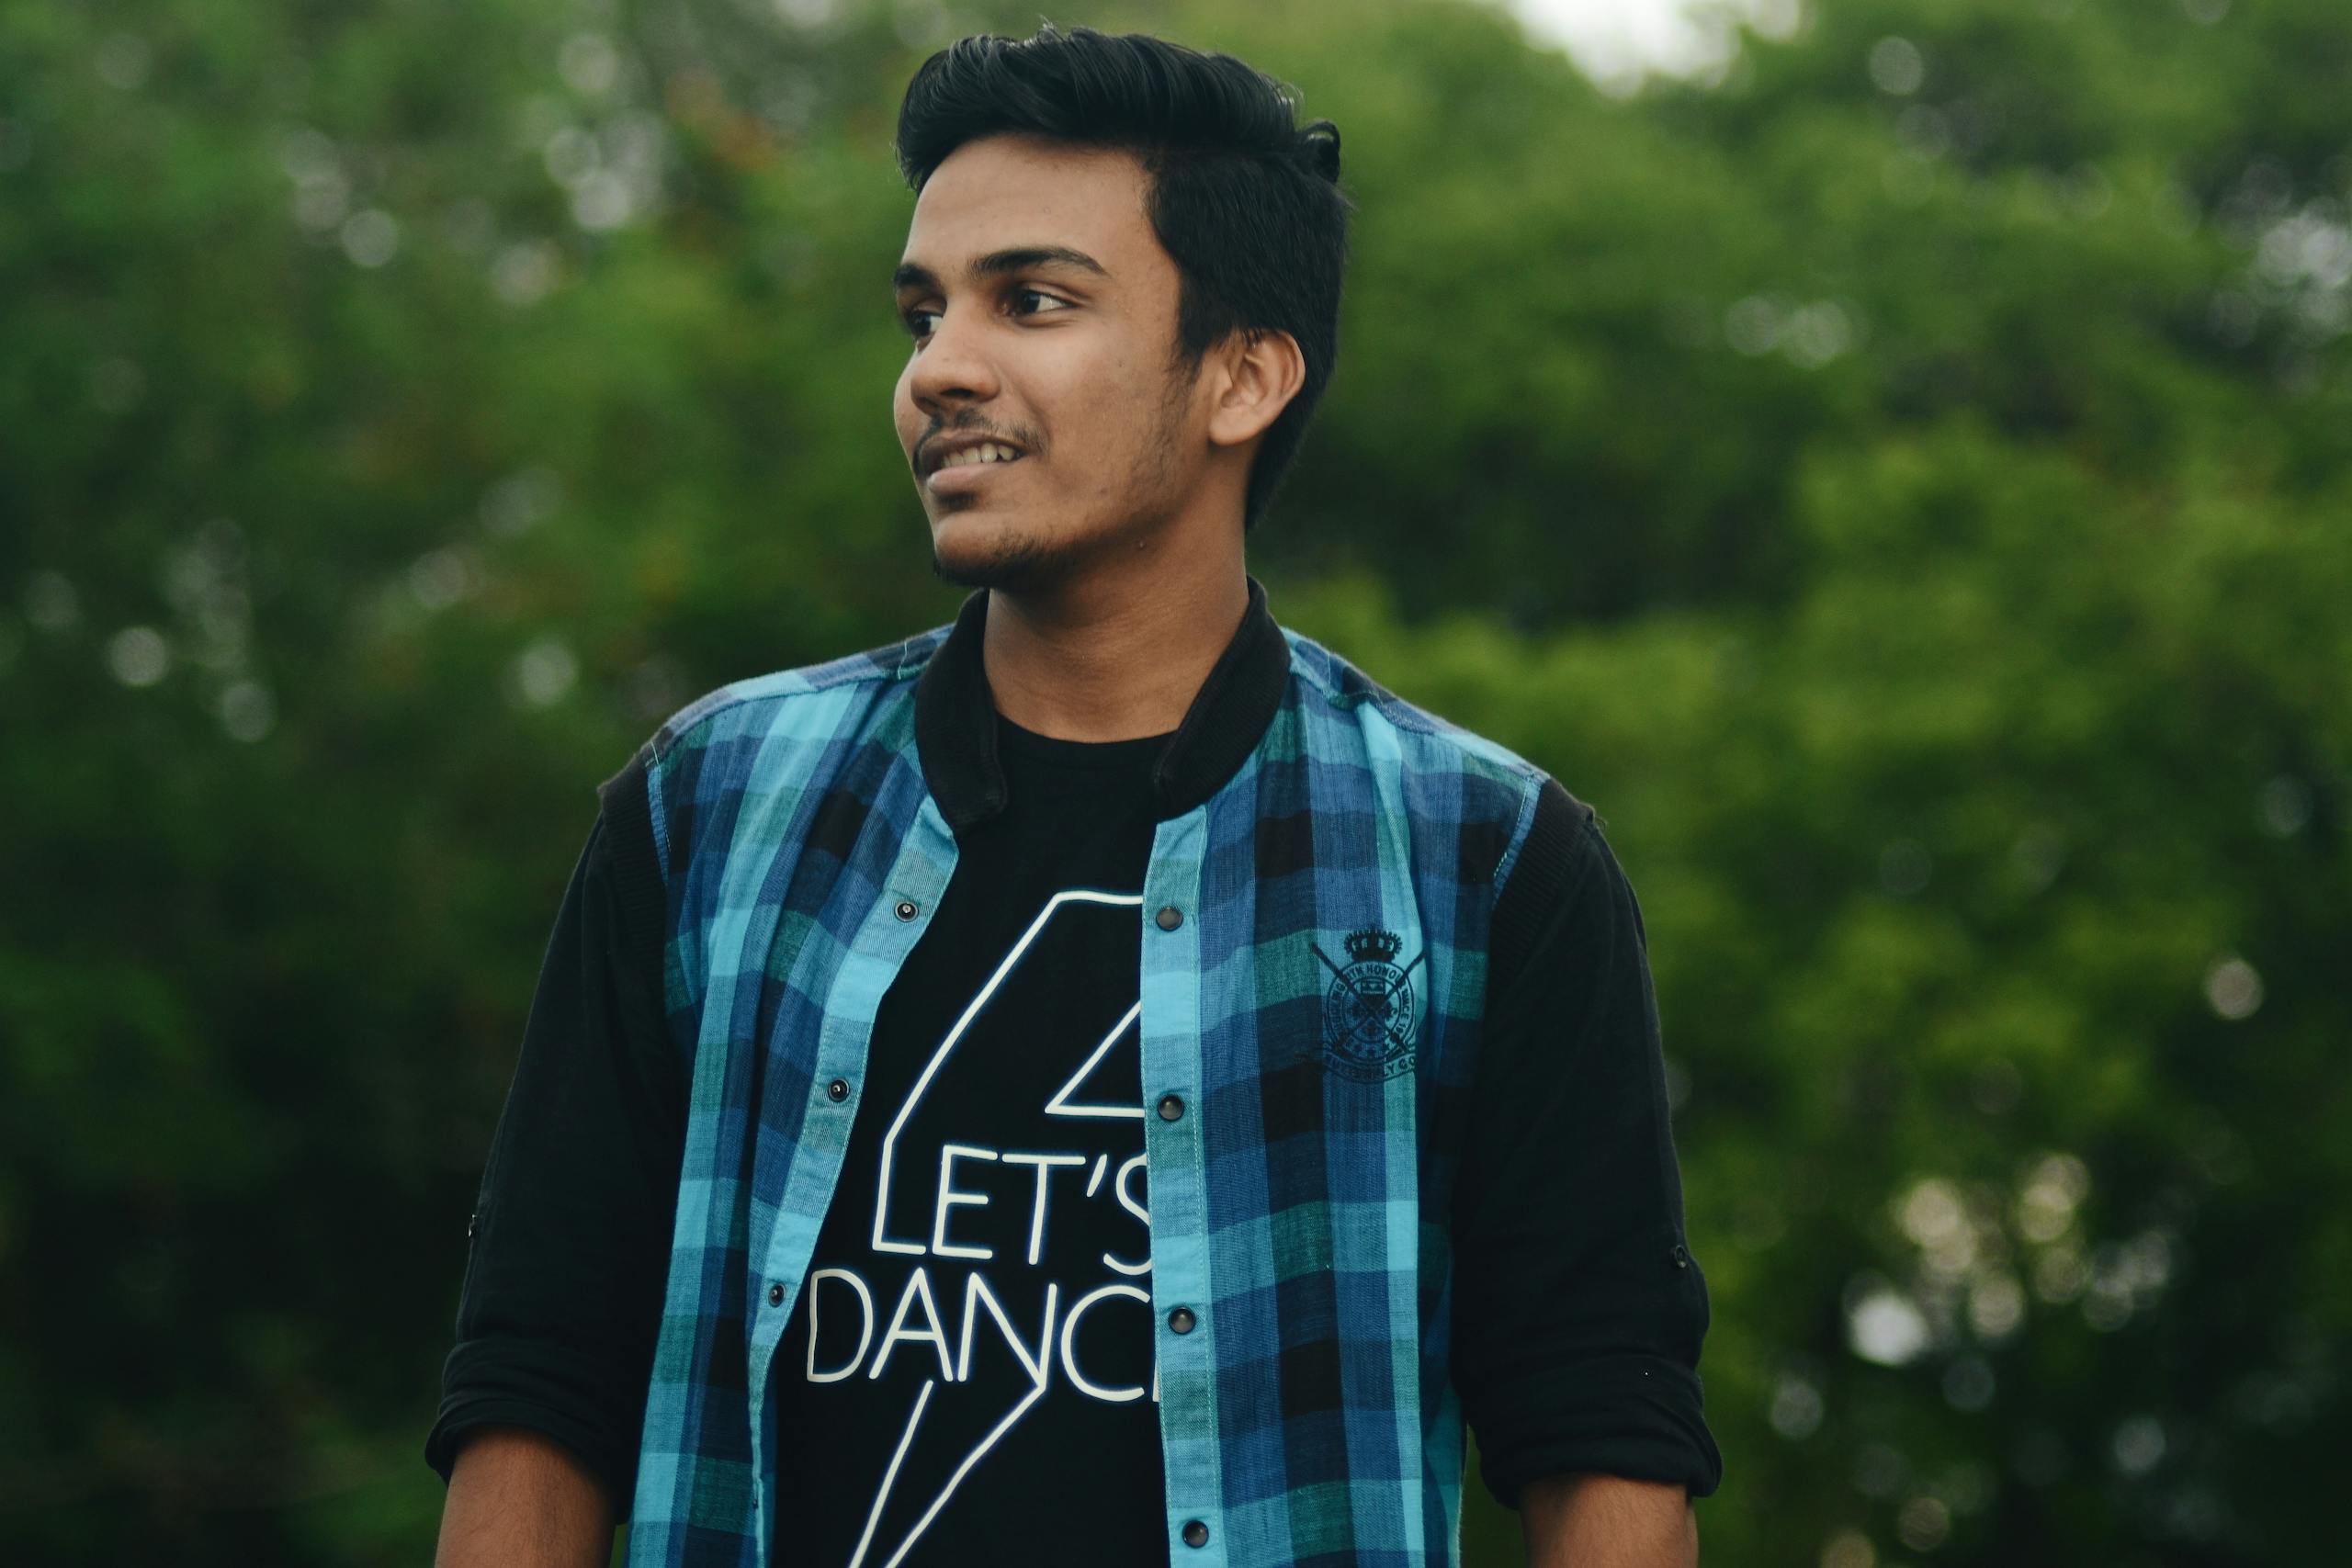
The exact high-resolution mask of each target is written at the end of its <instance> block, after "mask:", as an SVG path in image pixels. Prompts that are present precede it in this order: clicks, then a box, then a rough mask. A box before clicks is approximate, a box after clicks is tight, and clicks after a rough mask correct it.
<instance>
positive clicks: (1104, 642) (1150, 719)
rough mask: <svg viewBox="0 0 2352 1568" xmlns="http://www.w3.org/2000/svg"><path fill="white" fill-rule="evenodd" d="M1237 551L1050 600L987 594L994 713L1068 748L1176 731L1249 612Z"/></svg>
mask: <svg viewBox="0 0 2352 1568" xmlns="http://www.w3.org/2000/svg"><path fill="white" fill-rule="evenodd" d="M1239 544H1240V541H1239V539H1238V537H1237V538H1236V539H1235V540H1234V548H1233V549H1232V550H1231V551H1230V552H1229V553H1228V552H1203V554H1204V557H1208V558H1206V559H1204V560H1203V562H1202V564H1201V565H1199V566H1198V567H1192V566H1189V565H1188V566H1187V567H1186V568H1185V569H1183V570H1169V569H1168V563H1167V561H1166V560H1165V559H1162V560H1160V561H1157V562H1154V563H1152V568H1153V569H1152V570H1148V571H1137V572H1134V573H1131V574H1117V575H1114V574H1108V573H1097V574H1092V575H1090V576H1089V577H1088V578H1087V579H1086V580H1085V581H1078V582H1072V583H1068V584H1063V585H1060V586H1057V588H1055V589H1052V590H1049V591H1046V592H1035V593H1019V594H1016V593H1012V592H1006V591H1004V590H1002V589H993V590H991V591H990V592H989V615H988V625H987V630H986V636H985V637H983V639H982V641H981V662H982V666H983V668H985V669H986V670H987V671H988V678H989V692H990V693H991V694H992V695H993V696H994V697H995V700H996V706H997V711H998V712H999V713H1001V714H1002V715H1004V716H1005V717H1007V718H1009V719H1011V720H1012V722H1013V723H1015V724H1017V725H1019V726H1021V728H1023V729H1030V730H1035V731H1036V732H1037V733H1038V734H1040V735H1049V736H1053V737H1055V738H1057V739H1066V740H1129V739H1136V738H1137V737H1139V736H1146V735H1164V734H1166V733H1167V732H1168V731H1170V730H1171V729H1174V728H1176V727H1177V726H1178V725H1179V724H1181V723H1182V722H1183V718H1184V715H1185V712H1186V711H1187V710H1188V709H1189V708H1190V707H1191V706H1192V705H1193V697H1194V696H1195V695H1197V694H1199V692H1200V689H1201V682H1204V681H1205V680H1206V679H1207V678H1208V673H1209V671H1210V670H1211V669H1212V668H1213V667H1214V666H1215V665H1216V661H1217V658H1218V656H1219V655H1221V654H1222V653H1224V651H1225V649H1226V646H1227V644H1228V643H1230V642H1231V641H1232V640H1233V634H1234V632H1235V631H1236V629H1238V627H1239V626H1240V625H1241V616H1242V613H1243V611H1245V610H1246V609H1248V608H1249V604H1250V585H1249V581H1248V579H1247V578H1246V576H1245V575H1244V569H1243V565H1242V560H1241V552H1240V549H1239Z"/></svg>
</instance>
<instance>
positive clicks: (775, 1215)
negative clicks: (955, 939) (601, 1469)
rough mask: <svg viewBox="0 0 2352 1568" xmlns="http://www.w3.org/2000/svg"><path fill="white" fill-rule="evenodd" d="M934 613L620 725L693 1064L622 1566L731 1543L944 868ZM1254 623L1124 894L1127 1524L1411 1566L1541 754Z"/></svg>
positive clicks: (1320, 1567)
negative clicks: (1191, 794) (642, 806)
mask: <svg viewBox="0 0 2352 1568" xmlns="http://www.w3.org/2000/svg"><path fill="white" fill-rule="evenodd" d="M947 631H948V628H946V627H938V628H934V629H933V630H931V631H928V632H925V633H922V634H921V635H919V636H917V637H911V638H910V639H908V640H907V641H905V642H902V643H899V644H895V645H893V646H891V647H888V648H885V649H876V650H874V651H872V652H868V653H863V654H858V655H855V656H853V657H851V658H847V659H842V660H834V661H832V662H831V663H828V664H823V665H819V666H814V667H811V668H809V669H805V670H798V671H786V672H784V673H781V674H776V675H771V676H767V677H763V678H762V679H759V680H756V681H751V682H743V683H741V684H739V685H736V686H732V687H729V688H726V689H724V690H722V691H719V692H718V693H715V694H712V695H711V696H709V697H707V698H705V699H703V700H702V701H701V702H699V703H697V704H695V705H693V706H692V707H689V708H687V709H686V710H685V711H684V712H683V713H681V714H680V715H679V716H677V717H675V718H674V719H673V720H672V721H671V722H670V723H669V724H667V725H665V726H664V727H663V728H662V731H661V733H660V734H658V735H657V736H656V737H655V738H654V739H653V740H652V741H651V742H650V744H649V747H648V753H649V754H648V758H647V785H648V789H649V792H650V803H651V806H652V811H653V820H654V834H655V842H656V844H657V846H658V847H659V849H660V852H661V856H662V867H663V874H664V878H665V886H666V890H667V894H668V897H669V904H670V909H669V918H670V940H669V944H668V952H667V976H666V979H667V989H668V1003H669V1007H670V1010H671V1014H672V1022H673V1029H674V1030H675V1031H676V1032H677V1034H678V1036H679V1038H680V1039H681V1040H687V1041H692V1042H694V1056H693V1088H692V1096H691V1101H690V1108H689V1112H688V1123H687V1134H686V1145H685V1155H684V1168H683V1171H682V1175H681V1180H680V1187H679V1199H678V1211H677V1220H676V1226H675V1231H674V1235H673V1244H672V1253H671V1265H670V1274H669V1280H668V1287H667V1294H666V1301H665V1304H664V1307H663V1312H662V1330H661V1336H660V1338H659V1341H658V1345H657V1348H656V1352H655V1359H654V1368H653V1376H652V1382H651V1386H650V1391H649V1397H648V1401H647V1408H646V1417H645V1428H644V1439H643V1446H642V1450H641V1452H640V1456H639V1473H638V1488H637V1495H636V1500H635V1507H634V1517H633V1520H632V1524H631V1533H630V1540H629V1561H630V1562H638V1563H655V1562H659V1563H676V1564H718V1563H724V1564H761V1565H764V1564H766V1563H767V1562H769V1561H770V1558H771V1552H770V1545H769V1543H770V1538H771V1535H772V1534H775V1533H776V1532H775V1531H774V1529H773V1517H774V1475H773V1466H774V1463H775V1458H774V1456H775V1412H774V1408H773V1401H772V1399H771V1397H770V1394H769V1378H770V1370H771V1367H772V1365H773V1363H774V1362H775V1358H776V1351H777V1341H778V1339H779V1338H780V1337H781V1336H782V1334H783V1331H784V1325H785V1324H786V1321H787V1319H788V1318H789V1317H790V1315H791V1313H792V1308H793V1304H794V1302H795V1300H796V1298H797V1294H798V1292H799V1289H800V1285H801V1280H802V1276H803V1275H804V1273H805V1272H806V1270H807V1268H808V1263H809V1256H810V1253H811V1251H812V1250H813V1248H814V1246H815V1243H816V1239H817V1234H818V1229H819V1225H820V1222H821V1221H822V1219H823V1216H824V1213H825V1210H826V1206H827V1204H828V1203H829V1201H831V1196H832V1190H833V1186H834V1181H835V1178H836V1176H837V1175H838V1173H839V1171H840V1169H841V1166H842V1156H843V1153H844V1150H845V1148H846V1145H847V1143H848V1137H849V1129H850V1124H851V1121H852V1119H853V1117H854V1114H855V1113H856V1107H857V1101H858V1090H859V1087H860V1086H862V1084H863V1081H864V1077H865V1073H864V1067H865V1049H866V1043H867V1041H868V1038H869V1036H870V1033H871V1031H872V1028H873V1023H874V1018H875V1013H876V1009H877V1007H878V1006H879V1004H880V1001H881V998H882V995H883V992H884V991H885V990H886V989H887V988H888V986H889V984H890V981H891V979H892V977H893V976H895V975H896V974H897V972H898V969H899V964H901V963H902V962H903V961H904V960H905V958H906V956H907V954H908V953H909V952H910V950H911V949H912V948H913V946H914V944H915V942H916V941H917V940H918V939H919V938H920V937H921V935H922V931H923V928H924V925H925V923H926V922H927V921H928V920H929V919H930V917H931V913H932V911H933V909H934V908H936V907H937V905H938V902H939V897H940V895H941V893H942V892H943V891H944V889H945V887H946V885H947V880H948V878H949V876H950V875H951V874H953V872H954V870H955V865H956V840H955V838H954V835H953V833H952V832H951V830H950V829H949V828H948V825H947V822H946V820H945V819H944V817H943V816H942V814H941V812H940V810H939V807H938V805H937V803H936V801H935V800H934V799H933V796H932V795H931V793H930V791H929V790H928V788H927V787H926V784H925V780H924V775H923V773H922V768H921V767H920V765H919V762H918V759H917V755H916V747H915V726H914V719H913V709H914V703H913V700H912V697H913V689H914V683H915V678H916V677H917V676H918V675H919V674H920V673H921V672H922V669H923V667H924V665H925V663H926V662H927V661H928V660H930V658H931V657H932V655H933V653H934V652H935V651H936V650H937V649H938V648H939V646H940V644H941V642H942V641H943V639H944V637H945V636H946V635H947ZM1282 635H1283V638H1284V639H1285V640H1286V641H1287V642H1288V644H1289V675H1288V680H1287V682H1286V685H1285V687H1284V690H1283V697H1282V701H1281V704H1280V705H1279V707H1278V708H1277V709H1276V710H1275V712H1274V716H1273V718H1272V721H1271V723H1269V724H1268V726H1267V728H1266V730H1265V733H1264V735H1263V736H1262V738H1261V739H1260V740H1259V741H1258V744H1257V746H1256V748H1255V749H1254V750H1252V751H1251V752H1250V754H1249V756H1248V757H1247V759H1246V760H1245V761H1243V762H1242V763H1241V765H1240V767H1239V768H1238V770H1237V771H1236V772H1235V773H1233V775H1232V776H1231V777H1230V778H1229V779H1227V781H1226V782H1225V783H1224V784H1223V785H1222V786H1221V787H1219V788H1217V789H1216V793H1215V794H1214V795H1211V796H1210V797H1209V798H1208V799H1207V800H1206V801H1205V802H1204V803H1203V804H1201V805H1199V806H1197V807H1194V808H1193V809H1191V810H1188V811H1184V812H1182V814H1181V815H1177V816H1173V817H1170V818H1167V819H1165V820H1163V821H1161V822H1160V823H1159V827H1158V829H1157V831H1156V834H1155V837H1154V840H1153V844H1152V851H1151V858H1150V863H1149V866H1148V871H1147V874H1146V880H1145V886H1144V897H1143V908H1144V910H1145V912H1146V919H1144V921H1143V927H1142V939H1141V940H1142V952H1141V954H1140V965H1141V993H1142V1018H1141V1025H1140V1027H1141V1057H1142V1074H1143V1092H1144V1098H1145V1100H1146V1102H1147V1103H1150V1102H1154V1101H1157V1100H1159V1099H1160V1097H1162V1096H1163V1095H1168V1094H1175V1095H1178V1096H1181V1097H1182V1100H1183V1102H1184V1105H1185V1107H1186V1108H1187V1109H1186V1111H1185V1112H1184V1114H1182V1116H1180V1117H1178V1118H1177V1119H1176V1120H1173V1121H1168V1120H1163V1119H1162V1118H1160V1117H1158V1116H1152V1117H1148V1118H1147V1119H1146V1120H1145V1123H1144V1125H1145V1127H1146V1129H1147V1131H1146V1138H1147V1143H1146V1155H1147V1159H1148V1187H1149V1192H1150V1203H1149V1206H1150V1212H1151V1220H1150V1234H1151V1260H1152V1268H1151V1274H1150V1285H1151V1291H1152V1298H1153V1308H1154V1314H1155V1318H1156V1320H1157V1321H1158V1322H1159V1323H1160V1324H1161V1325H1162V1328H1161V1331H1160V1332H1159V1343H1158V1346H1157V1353H1158V1358H1159V1390H1160V1399H1159V1421H1160V1431H1161V1438H1162V1447H1163V1460H1164V1465H1165V1470H1166V1481H1167V1504H1168V1516H1167V1519H1166V1521H1165V1522H1166V1528H1167V1540H1168V1542H1169V1551H1170V1557H1171V1559H1172V1561H1174V1562H1178V1563H1180V1564H1185V1565H1188V1568H1189V1565H1193V1564H1198V1565H1200V1568H1270V1565H1272V1564H1291V1563H1299V1564H1310V1565H1317V1568H1338V1565H1340V1564H1348V1565H1351V1568H1385V1565H1389V1564H1398V1565H1402V1564H1408V1563H1411V1564H1451V1563H1453V1562H1455V1561H1457V1558H1458V1536H1459V1510H1460V1500H1461V1483H1462V1473H1463V1433H1462V1420H1461V1408H1460V1403H1459V1400H1458V1398H1457V1396H1456V1394H1455V1392H1454V1390H1453V1382H1452V1379H1451V1377H1450V1375H1449V1371H1448V1369H1449V1364H1450V1346H1449V1342H1448V1341H1449V1336H1448V1328H1447V1325H1448V1317H1449V1312H1450V1305H1451V1301H1450V1285H1449V1281H1450V1276H1451V1265H1450V1256H1449V1251H1448V1239H1447V1235H1446V1231H1445V1226H1444V1224H1443V1221H1444V1217H1445V1215H1446V1213H1447V1212H1448V1207H1449V1199H1450V1194H1451V1192H1452V1187H1453V1172H1454V1168H1455V1166H1456V1164H1457V1160H1458V1156H1459V1152H1460V1146H1461V1140H1462V1137H1463V1135H1464V1124H1465V1107H1466V1103H1467V1096H1468V1090H1469V1086H1470V1079H1471V1075H1472V1070H1473V1067H1474V1066H1475V1063H1476V1055H1477V1038H1478V1027H1479V1021H1480V1014H1481V1012H1482V1010H1483V1008H1484V1002H1485V982H1486V945H1487V920H1488V917H1489V915H1490V913H1491V911H1492V908H1493V905H1494V899H1495V897H1496V894H1497V892H1498V889H1499V888H1500V886H1501V885H1502V884H1503V882H1504V880H1505V879H1506V878H1507V877H1508V876H1509V874H1510V868H1511V865H1512V863H1513V862H1514V860H1515V857H1516V856H1517V854H1518V852H1519V850H1520V847H1521V844H1522V843H1523V841H1524V840H1525V836H1526V833H1527V830H1528V828H1529V826H1530V825H1531V823H1532V819H1533V812H1534V805H1535V799H1536V795H1537V791H1538V788H1539V786H1540V784H1541V783H1542V780H1543V775H1542V774H1541V773H1539V772H1538V771H1537V770H1536V769H1535V768H1534V767H1533V766H1532V765H1531V764H1530V763H1528V762H1526V761H1523V760H1521V758H1519V757H1517V756H1515V755H1513V754H1512V753H1511V752H1510V751H1508V750H1504V749H1503V748H1501V747H1499V746H1498V745H1496V744H1494V743H1493V742H1491V741H1488V740H1486V739H1483V738H1480V737H1478V736H1476V735H1472V734H1470V733H1469V732H1467V731H1464V730H1463V729H1460V728H1457V727H1454V726H1453V725H1450V724H1448V723H1446V722H1445V721H1443V720H1442V719H1439V718H1436V717H1434V716H1430V715H1429V714H1426V713H1424V712H1422V711H1420V710H1419V709H1417V708H1415V707H1413V706H1411V705H1408V704H1407V703H1405V702H1403V701H1401V700H1400V699H1398V698H1397V697H1396V696H1394V695H1393V694H1389V693H1388V692H1386V691H1385V690H1383V689H1381V688H1380V687H1379V686H1377V685H1376V684H1374V682H1371V681H1370V680H1369V679H1367V678H1366V677H1364V676H1363V674H1362V673H1361V672H1359V671H1356V670H1355V669H1354V668H1353V667H1351V666H1350V665H1349V664H1348V663H1347V662H1346V661H1344V660H1341V659H1340V658H1339V657H1338V656H1337V655H1335V654H1333V653H1331V652H1330V651H1329V650H1328V649H1324V648H1322V647H1320V646H1318V645H1317V644H1316V643H1314V642H1313V641H1311V640H1310V639H1308V638H1306V637H1300V636H1298V635H1297V634H1295V633H1292V632H1289V631H1287V630H1285V631H1283V634H1282ZM1171 909H1172V910H1174V911H1178V912H1179V914H1180V915H1181V919H1179V918H1175V917H1169V916H1164V915H1162V913H1161V912H1162V911H1166V910H1171ZM1156 917H1157V918H1156ZM835 1080H840V1081H841V1082H842V1083H844V1084H846V1085H847V1086H849V1092H848V1093H847V1095H846V1097H845V1098H844V1099H842V1100H839V1101H836V1100H833V1099H832V1097H831V1093H830V1092H829V1086H831V1085H832V1084H833V1083H834V1082H835ZM1178 1305H1184V1306H1189V1307H1191V1308H1193V1311H1194V1313H1195V1314H1196V1315H1197V1325H1196V1326H1195V1327H1194V1328H1193V1331H1192V1332H1190V1333H1188V1334H1183V1335H1176V1334H1173V1333H1170V1332H1168V1331H1166V1329H1165V1323H1166V1319H1167V1314H1168V1313H1169V1312H1170V1310H1171V1309H1173V1308H1174V1307H1176V1306H1178ZM781 1533H782V1535H783V1539H782V1540H780V1541H778V1542H777V1543H776V1549H775V1553H774V1556H775V1559H776V1560H777V1561H779V1562H782V1563H783V1564H785V1565H786V1568H789V1565H790V1563H791V1562H792V1553H791V1543H790V1531H789V1529H786V1530H784V1531H783V1532H781Z"/></svg>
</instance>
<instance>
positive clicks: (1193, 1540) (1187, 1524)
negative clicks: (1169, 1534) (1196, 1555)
mask: <svg viewBox="0 0 2352 1568" xmlns="http://www.w3.org/2000/svg"><path fill="white" fill-rule="evenodd" d="M1208 1543H1209V1527H1208V1526H1206V1525H1204V1524H1203V1523H1201V1521H1200V1520H1198V1519H1186V1520H1185V1521H1184V1544H1185V1545H1186V1546H1206V1545H1207V1544H1208Z"/></svg>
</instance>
